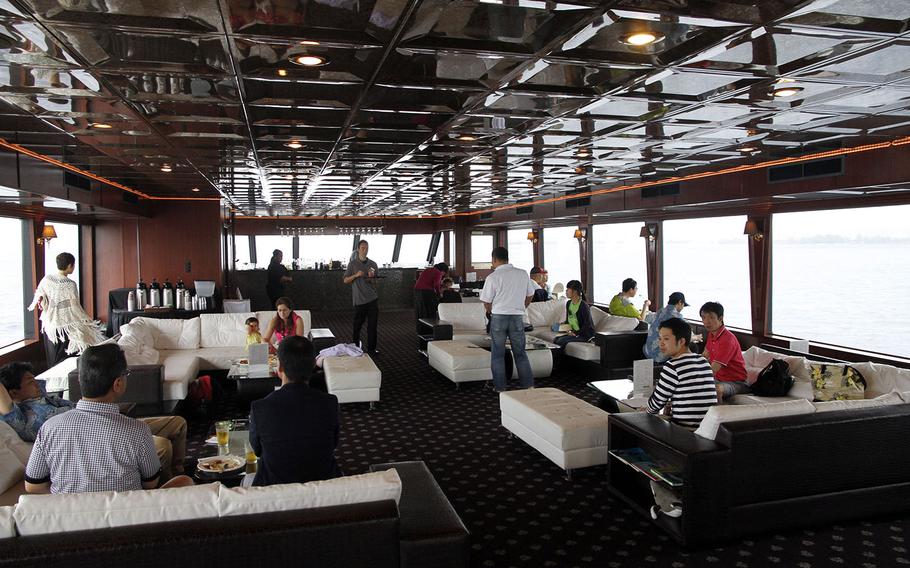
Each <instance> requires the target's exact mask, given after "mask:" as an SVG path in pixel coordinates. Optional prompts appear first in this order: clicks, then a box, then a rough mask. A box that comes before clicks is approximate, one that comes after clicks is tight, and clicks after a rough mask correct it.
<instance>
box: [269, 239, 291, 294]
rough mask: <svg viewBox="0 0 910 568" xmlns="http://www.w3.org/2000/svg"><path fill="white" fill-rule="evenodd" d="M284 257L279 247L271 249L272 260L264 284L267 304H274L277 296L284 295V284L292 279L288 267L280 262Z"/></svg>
mask: <svg viewBox="0 0 910 568" xmlns="http://www.w3.org/2000/svg"><path fill="white" fill-rule="evenodd" d="M282 259H284V253H283V252H281V251H280V250H279V249H275V250H274V251H272V261H271V262H270V263H269V269H268V283H267V284H266V286H265V291H266V294H268V295H269V305H270V306H274V305H275V302H277V301H278V298H281V297H282V296H284V285H285V283H286V282H290V281H291V280H292V279H291V277H290V276H289V275H288V269H287V268H285V267H284V265H283V264H281V261H282Z"/></svg>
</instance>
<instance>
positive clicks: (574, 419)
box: [499, 388, 609, 451]
mask: <svg viewBox="0 0 910 568" xmlns="http://www.w3.org/2000/svg"><path fill="white" fill-rule="evenodd" d="M499 408H500V410H501V411H502V414H503V415H508V416H510V417H511V418H513V419H514V420H516V421H517V422H519V423H520V424H523V425H525V426H526V427H528V428H529V429H531V430H532V431H533V432H534V433H535V434H537V435H538V436H540V437H541V438H543V439H544V440H546V441H547V442H548V443H549V444H551V445H553V446H555V447H557V448H559V449H561V450H564V451H568V450H577V449H581V448H591V447H597V446H604V447H606V445H607V418H608V417H609V413H607V412H605V411H603V410H601V409H599V408H597V407H596V406H594V405H591V404H588V403H587V402H585V401H583V400H581V399H578V398H575V397H574V396H572V395H570V394H567V393H564V392H563V391H561V390H559V389H554V388H540V389H524V390H517V391H509V392H504V393H502V394H500V395H499Z"/></svg>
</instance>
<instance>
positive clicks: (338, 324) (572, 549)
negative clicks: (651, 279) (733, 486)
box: [189, 312, 910, 568]
mask: <svg viewBox="0 0 910 568" xmlns="http://www.w3.org/2000/svg"><path fill="white" fill-rule="evenodd" d="M351 319H352V317H351V315H350V314H337V313H314V314H313V326H314V327H327V328H330V329H332V331H333V332H334V333H335V335H336V337H338V338H339V339H340V340H342V341H347V340H348V338H349V334H350V326H351ZM379 331H380V336H379V350H380V355H379V356H378V357H377V358H376V362H377V364H378V365H379V368H380V369H381V370H382V390H381V397H382V398H381V401H380V402H379V403H378V405H377V407H376V409H375V410H370V409H369V407H368V405H367V404H365V403H364V404H346V405H343V406H342V432H341V444H340V447H339V449H338V460H339V463H340V465H341V467H342V468H343V469H344V471H345V473H347V474H358V473H364V472H366V471H368V468H369V466H370V465H371V464H375V463H383V462H389V461H401V460H415V459H420V460H423V461H425V462H426V463H427V465H428V466H429V468H430V469H431V470H432V472H433V474H434V475H435V477H436V479H437V481H438V482H439V484H440V486H441V487H442V489H443V491H445V493H446V495H447V496H448V497H449V499H450V500H451V501H452V504H453V505H454V506H455V509H456V510H457V511H458V514H459V515H460V516H461V518H462V519H463V520H464V522H465V524H466V525H467V527H468V529H469V530H470V531H471V545H472V549H473V550H472V566H496V567H507V566H533V567H538V566H559V567H570V566H598V567H601V566H602V567H620V566H632V567H642V566H669V567H673V568H685V567H693V568H694V567H703V566H718V567H737V568H750V567H765V566H782V567H798V568H814V567H820V566H846V567H861V568H886V567H894V566H903V565H908V564H910V552H908V551H907V548H906V546H907V545H906V543H905V539H906V538H908V535H907V533H908V530H910V518H884V519H882V518H879V519H872V520H870V521H869V522H859V523H849V524H841V525H835V526H821V527H815V528H813V529H812V530H802V531H795V532H786V533H782V534H768V535H762V536H759V537H757V538H754V539H751V540H744V541H739V542H735V543H732V544H729V545H726V546H722V547H718V548H710V549H703V550H686V549H683V548H681V547H680V546H678V545H677V544H676V543H675V542H673V541H671V540H670V539H669V538H668V537H667V536H666V535H665V534H664V533H663V532H662V531H661V530H659V529H658V528H656V527H655V526H653V525H652V524H651V522H650V519H645V518H643V517H642V516H640V515H638V514H637V513H634V512H633V511H631V510H630V509H628V508H627V507H625V506H624V505H623V504H622V503H620V502H619V501H617V500H615V499H613V498H611V497H610V496H609V494H608V492H607V482H606V478H605V476H606V468H605V467H604V466H599V467H591V468H587V469H583V470H579V471H577V472H576V473H575V475H574V476H573V479H572V481H567V480H566V479H565V476H564V474H563V471H562V470H561V469H559V468H558V467H556V466H555V465H553V463H552V462H550V461H549V460H548V459H546V458H545V457H543V456H542V455H540V454H539V453H538V452H537V451H536V450H534V449H532V448H530V447H529V446H527V445H526V444H525V443H524V442H522V441H521V440H519V439H517V438H514V439H509V437H508V436H507V435H506V432H505V430H504V429H503V428H502V426H501V425H500V422H499V406H498V399H497V397H496V395H495V394H494V393H493V392H492V391H491V390H489V389H487V388H484V387H483V386H482V385H481V384H479V383H469V384H467V385H463V386H462V387H461V389H460V390H455V387H454V385H453V383H451V382H450V381H449V380H447V379H445V378H443V377H441V376H439V375H435V374H433V373H431V371H430V369H429V367H428V366H427V363H426V360H425V359H424V358H423V357H422V356H421V355H419V354H418V352H417V350H416V347H417V345H416V339H415V337H414V316H413V313H411V312H391V313H387V312H384V313H382V314H380V323H379ZM586 382H587V378H586V377H582V376H575V375H574V374H573V373H572V372H570V371H560V370H557V371H556V372H555V374H554V376H553V377H551V378H550V379H546V380H539V381H538V382H537V385H538V386H553V387H557V388H561V389H563V390H565V391H566V392H569V393H571V394H573V395H575V396H578V397H581V398H583V399H585V400H588V401H589V402H596V396H595V393H594V392H593V391H592V390H591V389H589V388H588V387H586V386H585V383H586ZM218 383H219V385H222V386H223V387H224V388H223V391H222V392H221V396H219V397H218V399H217V400H216V401H215V403H214V405H213V408H212V409H211V411H210V416H211V417H212V418H211V419H215V418H219V419H220V418H240V417H244V414H245V413H244V412H243V410H241V409H240V408H239V406H238V404H237V401H236V399H235V398H234V396H233V394H232V393H231V391H230V385H229V384H227V382H226V381H221V380H219V381H218ZM211 419H203V418H196V419H192V420H191V422H190V440H189V452H190V455H191V456H193V457H195V456H201V455H207V454H203V453H202V452H205V451H207V450H205V449H203V447H202V443H203V440H204V438H205V436H206V434H207V432H208V430H209V429H210V427H211ZM730 482H731V483H736V482H737V480H730Z"/></svg>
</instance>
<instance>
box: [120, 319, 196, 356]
mask: <svg viewBox="0 0 910 568" xmlns="http://www.w3.org/2000/svg"><path fill="white" fill-rule="evenodd" d="M139 320H141V321H142V322H143V324H144V325H147V326H148V327H149V328H151V330H152V339H153V340H154V342H155V344H154V347H155V349H158V350H161V349H197V348H198V347H199V333H200V330H199V318H192V319H187V320H182V319H155V318H136V319H134V320H133V321H134V322H135V321H139Z"/></svg>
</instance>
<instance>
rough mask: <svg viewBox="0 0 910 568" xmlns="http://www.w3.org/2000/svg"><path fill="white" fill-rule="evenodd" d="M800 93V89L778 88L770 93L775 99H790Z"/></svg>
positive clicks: (801, 89)
mask: <svg viewBox="0 0 910 568" xmlns="http://www.w3.org/2000/svg"><path fill="white" fill-rule="evenodd" d="M802 91H803V88H802V87H778V88H776V89H774V90H773V91H771V95H772V96H775V97H792V96H793V95H796V94H799V93H800V92H802Z"/></svg>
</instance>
